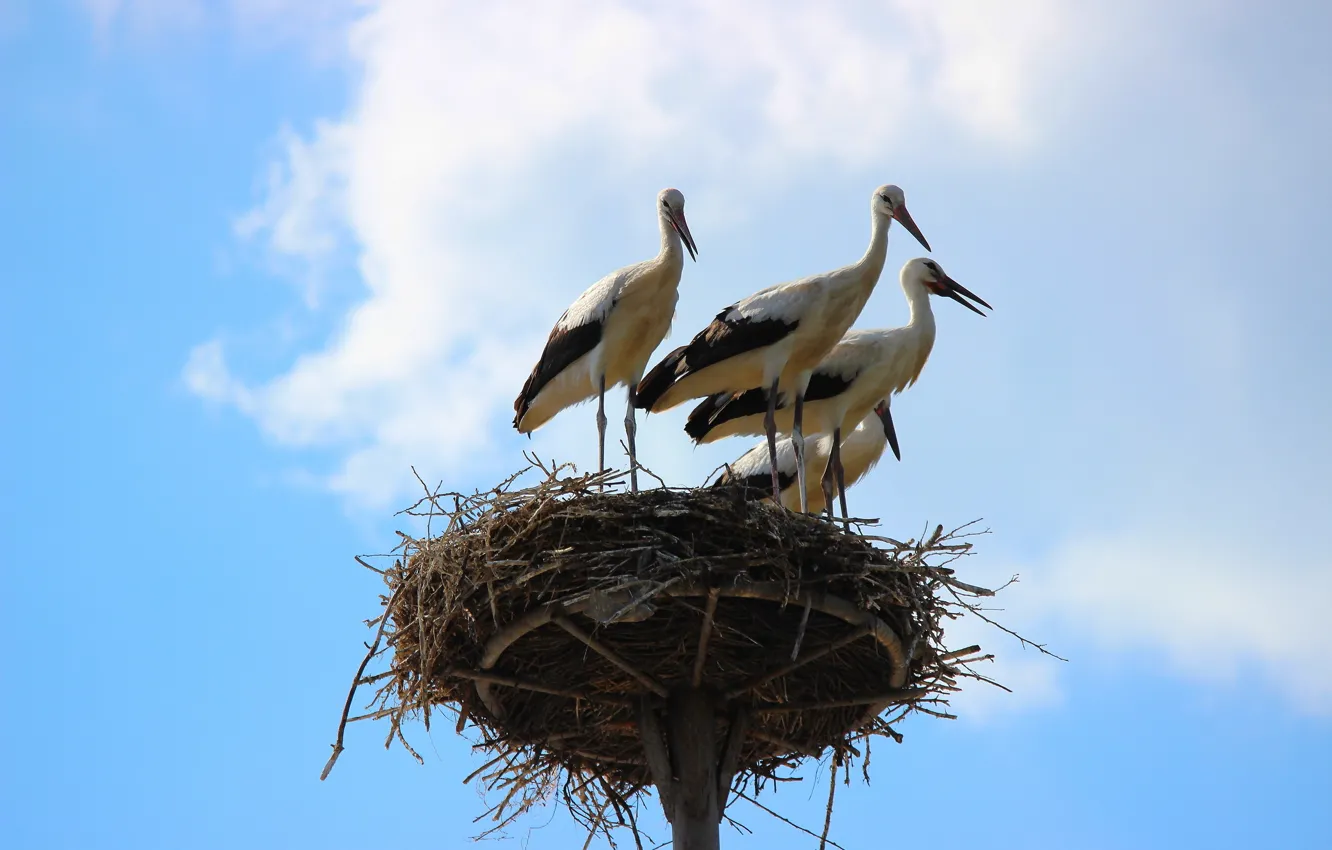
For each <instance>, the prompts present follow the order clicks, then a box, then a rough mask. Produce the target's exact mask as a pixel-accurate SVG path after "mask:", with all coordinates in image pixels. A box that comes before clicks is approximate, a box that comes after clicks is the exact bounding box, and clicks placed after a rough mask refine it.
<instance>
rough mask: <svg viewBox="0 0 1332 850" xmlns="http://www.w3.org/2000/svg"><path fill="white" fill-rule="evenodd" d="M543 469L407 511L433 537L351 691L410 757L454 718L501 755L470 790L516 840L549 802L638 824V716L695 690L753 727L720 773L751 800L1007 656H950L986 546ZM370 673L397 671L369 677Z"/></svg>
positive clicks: (746, 498) (392, 579) (864, 742)
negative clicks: (526, 481)
mask: <svg viewBox="0 0 1332 850" xmlns="http://www.w3.org/2000/svg"><path fill="white" fill-rule="evenodd" d="M539 468H540V471H541V472H542V473H544V480H542V481H541V482H540V483H538V484H537V485H536V486H533V487H529V488H526V489H515V488H514V481H515V479H516V478H517V477H518V476H514V477H513V478H510V479H509V480H508V481H506V482H504V483H503V484H501V485H500V486H498V487H496V488H495V489H494V490H492V491H490V492H487V493H479V494H475V495H472V496H463V495H460V494H456V493H448V494H441V493H438V492H434V493H428V495H427V497H426V498H424V499H422V500H421V501H420V502H418V503H417V505H416V506H414V508H411V509H409V510H408V511H406V513H409V514H412V515H414V516H421V517H425V518H426V523H427V531H426V534H425V536H423V537H420V538H417V537H412V536H409V535H406V534H402V532H399V534H401V535H402V543H401V547H400V548H401V557H399V558H398V559H397V560H396V561H395V562H394V563H393V565H392V566H391V567H389V568H388V569H386V570H383V571H382V574H383V577H384V581H385V584H386V585H387V592H386V593H385V594H384V596H382V597H381V599H382V602H383V605H384V606H385V609H386V612H385V614H383V615H381V617H380V618H378V619H376V620H372V621H370V623H369V625H371V626H372V627H376V628H377V629H378V632H377V637H376V640H375V644H374V646H373V647H372V648H371V652H370V654H369V655H368V656H367V657H366V661H365V663H363V664H362V667H361V670H360V671H358V673H357V679H356V683H355V685H354V686H353V694H354V693H355V686H357V685H365V684H369V683H374V684H375V685H376V686H377V688H378V690H377V691H376V692H375V696H374V698H373V701H372V704H371V706H370V707H371V709H372V710H371V711H370V713H368V714H364V715H361V716H360V717H353V718H350V719H351V720H361V719H374V718H386V719H388V721H389V725H390V728H389V733H388V734H389V742H391V741H392V740H393V738H395V737H396V738H397V739H398V740H399V741H400V742H401V743H402V744H403V745H404V746H405V747H407V749H408V750H409V751H411V746H410V745H409V744H408V742H407V740H406V738H405V736H404V735H403V726H404V724H405V723H406V722H407V721H408V720H410V719H416V718H420V719H422V720H424V722H425V724H426V726H427V728H428V727H429V724H430V721H431V717H432V715H433V714H435V713H437V712H438V711H439V710H441V709H443V710H446V711H447V712H449V714H450V716H451V717H454V718H456V721H457V728H458V730H459V731H462V730H463V728H464V726H465V724H466V722H467V721H470V722H471V723H472V724H474V726H475V727H476V728H477V729H478V730H479V731H480V735H481V741H480V743H479V744H478V745H477V746H478V747H480V748H483V749H485V750H488V751H489V752H490V753H491V758H490V759H489V761H488V763H487V764H486V765H485V767H483V768H482V769H481V770H479V771H477V773H476V774H473V776H477V775H480V776H481V777H482V780H483V782H484V783H485V785H486V787H487V788H489V789H491V790H492V791H495V792H497V793H499V794H500V795H501V797H502V799H500V800H499V801H498V802H497V803H495V805H494V807H493V808H492V809H491V811H490V812H489V814H493V815H494V818H495V819H496V820H497V821H498V822H499V823H500V825H501V826H503V825H505V824H507V823H509V822H511V821H512V819H513V818H514V817H517V816H518V815H520V814H522V813H523V812H524V811H526V810H528V809H529V808H530V807H531V806H533V805H534V804H536V803H539V802H542V801H544V800H546V799H548V798H549V797H550V795H551V794H559V795H560V796H561V798H562V799H563V801H564V802H565V803H566V804H567V805H568V806H569V808H570V810H571V811H572V812H573V813H574V814H575V816H576V817H578V818H579V819H580V820H582V821H583V822H585V823H586V824H587V825H588V826H589V827H590V828H592V829H594V831H595V830H597V829H608V828H609V827H610V826H613V825H615V824H617V823H618V824H626V825H631V826H632V825H633V821H634V806H633V804H634V802H635V801H636V798H637V797H638V796H639V795H640V794H641V792H643V791H644V790H646V789H647V788H648V787H649V786H650V785H651V784H652V776H651V771H650V770H649V768H648V763H647V759H646V758H645V752H644V747H643V743H642V739H641V737H640V733H639V729H638V722H637V717H638V716H639V714H638V711H639V709H640V708H642V707H643V706H647V707H649V709H650V707H651V706H653V705H660V704H661V703H662V702H664V697H665V695H666V693H667V692H668V691H669V689H671V688H673V687H676V686H679V685H682V684H683V685H688V684H691V683H693V684H701V685H703V686H704V687H707V688H709V689H711V690H712V691H713V692H714V693H716V694H718V695H720V696H721V697H722V699H723V700H724V704H725V705H726V706H728V707H729V710H730V713H731V718H732V720H734V718H735V717H736V716H737V714H736V713H737V712H743V713H744V715H745V723H744V725H743V726H739V727H736V728H742V729H745V730H746V731H745V733H744V734H743V741H742V742H737V743H738V746H737V747H734V752H728V757H729V758H730V761H731V764H730V765H729V766H728V765H723V773H724V775H725V776H731V775H732V774H733V775H734V778H735V783H734V785H733V786H732V787H734V788H735V789H736V792H737V793H744V792H745V791H747V790H751V788H752V790H753V791H754V792H757V791H758V790H761V789H762V787H763V786H764V784H765V782H766V781H767V780H781V779H783V778H785V777H784V775H783V771H787V772H788V773H789V770H788V769H790V768H792V767H794V766H795V765H796V764H797V763H798V762H799V761H800V760H802V759H803V758H805V757H818V756H820V755H821V754H824V753H827V752H831V753H833V755H834V758H835V759H836V760H837V763H839V764H846V763H847V762H848V761H849V760H850V759H852V758H855V757H857V756H861V755H867V754H868V750H867V747H868V740H869V738H871V737H872V736H876V735H878V736H887V737H892V738H894V739H896V740H900V735H899V733H898V732H897V731H896V730H895V729H894V724H895V723H896V722H897V721H899V720H901V719H902V718H903V717H904V716H906V715H908V714H910V713H913V712H925V713H929V714H934V715H936V716H945V717H948V716H950V715H948V714H947V713H946V711H945V710H944V709H945V706H944V705H943V703H945V702H946V700H947V697H948V695H949V694H950V693H952V692H953V691H956V690H957V689H958V680H959V679H960V678H961V677H973V678H983V677H981V676H979V675H978V674H976V673H974V672H973V671H972V670H971V669H970V668H969V667H968V666H967V665H968V664H969V663H971V662H973V661H976V660H981V659H988V658H989V656H980V655H979V648H978V647H966V648H964V649H960V650H956V651H950V650H949V649H948V648H946V647H945V646H944V642H943V641H944V637H943V625H944V623H945V622H946V621H947V620H948V619H949V618H952V617H956V616H958V615H959V614H961V613H963V612H964V611H965V610H967V609H972V610H974V606H973V604H972V603H971V601H969V600H971V599H973V598H974V597H975V596H978V595H989V593H990V592H989V591H986V590H983V589H981V588H977V587H973V586H971V585H967V584H964V583H962V582H960V581H958V580H957V579H956V578H955V577H954V574H953V570H952V569H951V568H950V567H949V566H947V564H949V563H951V562H952V561H953V560H954V559H956V558H957V557H959V556H960V555H962V554H965V553H967V552H968V551H969V550H970V547H971V543H970V542H967V541H965V540H963V539H961V538H964V537H967V536H969V535H968V534H967V533H965V532H963V533H957V532H955V533H953V534H950V535H946V534H944V533H943V529H942V527H939V528H937V529H935V530H934V531H933V533H928V534H926V535H922V538H921V539H920V540H909V541H904V542H899V541H896V540H892V539H890V538H886V537H875V536H869V535H862V534H856V533H851V532H849V531H846V530H843V528H842V527H841V526H840V525H837V524H834V523H832V522H829V521H827V520H825V519H822V518H817V517H810V516H805V515H801V514H797V513H793V512H791V511H788V510H786V509H784V508H780V507H775V506H773V505H771V504H769V503H760V502H758V501H755V500H753V499H752V498H750V497H751V496H752V494H746V493H744V492H742V491H741V490H739V489H736V488H712V489H699V490H674V489H666V488H662V489H654V490H648V491H645V492H641V493H637V494H630V493H624V492H605V491H603V490H602V485H603V484H607V483H609V484H611V485H615V484H617V483H620V482H619V474H618V473H608V474H606V475H603V476H596V475H584V476H577V475H565V476H564V477H561V474H562V473H564V472H566V471H567V469H568V468H567V467H556V468H554V469H548V468H546V467H544V466H539ZM520 475H521V473H520ZM441 529H442V530H441ZM363 563H364V562H363ZM367 566H369V565H368V564H367ZM372 568H373V567H372ZM381 641H382V645H381ZM374 659H379V661H380V662H381V663H384V664H386V669H383V670H382V671H380V672H373V671H372V672H370V673H367V672H366V668H367V666H368V664H369V662H371V661H372V660H374ZM351 702H352V695H349V697H348V706H349V707H350V705H351ZM347 719H348V718H347V717H346V715H345V714H344V724H345V722H346V721H347ZM725 720H726V718H719V719H718V722H719V724H720V725H719V730H720V731H719V734H718V740H719V741H725V740H726V733H727V731H728V730H729V728H730V727H731V726H734V723H732V724H726V723H725ZM341 740H342V731H341V729H340V730H339V742H338V744H337V745H335V750H334V759H336V757H337V754H338V753H339V752H341V749H342V745H341ZM730 749H731V748H728V750H730ZM862 750H864V752H863V753H862ZM413 755H415V752H414V751H413ZM418 758H419V756H418ZM332 763H333V760H330V762H329V768H331V767H332ZM327 770H328V768H326V770H325V774H327ZM472 778H473V777H468V779H469V780H470V779H472Z"/></svg>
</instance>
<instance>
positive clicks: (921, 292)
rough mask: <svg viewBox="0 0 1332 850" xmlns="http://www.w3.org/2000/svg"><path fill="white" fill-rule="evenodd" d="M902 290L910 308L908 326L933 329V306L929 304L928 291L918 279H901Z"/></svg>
mask: <svg viewBox="0 0 1332 850" xmlns="http://www.w3.org/2000/svg"><path fill="white" fill-rule="evenodd" d="M902 292H903V293H905V295H906V300H907V306H908V307H909V308H911V320H910V321H908V322H907V327H909V328H921V329H928V330H931V331H932V330H934V308H933V307H931V306H930V291H929V290H928V289H926V288H925V284H923V283H921V282H920V281H918V280H903V281H902Z"/></svg>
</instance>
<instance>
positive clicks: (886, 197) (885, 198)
mask: <svg viewBox="0 0 1332 850" xmlns="http://www.w3.org/2000/svg"><path fill="white" fill-rule="evenodd" d="M879 200H881V201H883V202H884V203H885V204H891V203H892V201H890V200H888V196H887V195H880V196H879Z"/></svg>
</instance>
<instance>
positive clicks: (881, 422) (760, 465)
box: [713, 404, 892, 513]
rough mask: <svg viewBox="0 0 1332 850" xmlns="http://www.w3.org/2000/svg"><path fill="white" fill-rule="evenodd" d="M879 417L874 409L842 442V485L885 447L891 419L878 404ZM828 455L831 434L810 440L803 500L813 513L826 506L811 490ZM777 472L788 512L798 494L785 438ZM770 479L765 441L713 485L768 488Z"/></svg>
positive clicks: (791, 449) (858, 475)
mask: <svg viewBox="0 0 1332 850" xmlns="http://www.w3.org/2000/svg"><path fill="white" fill-rule="evenodd" d="M882 407H883V411H884V412H883V414H880V413H879V411H878V409H876V410H875V412H873V413H870V414H869V415H868V416H866V417H865V418H864V419H862V420H861V421H860V424H858V425H857V426H856V427H855V428H854V429H852V430H851V432H850V433H849V434H848V435H847V437H846V439H845V440H843V441H842V463H843V464H844V466H845V468H846V486H847V487H850V486H852V485H853V484H855V483H856V482H857V481H859V480H860V479H861V478H863V477H865V475H866V474H867V473H868V472H869V471H870V470H871V469H873V468H874V466H875V465H876V464H877V463H878V462H879V458H880V457H882V456H883V450H884V447H885V446H887V445H888V444H889V434H890V430H889V429H890V428H891V427H892V420H891V419H890V418H886V417H887V405H886V404H884V405H882ZM831 452H832V435H831V434H824V435H822V436H820V437H819V438H818V439H817V440H814V441H813V443H812V445H811V446H810V451H809V453H808V454H807V455H806V457H805V466H806V475H805V479H806V486H807V488H808V489H807V490H806V493H805V498H806V501H807V503H808V505H809V509H810V510H811V511H813V512H815V513H818V512H819V511H822V510H824V509H825V508H827V506H828V503H827V500H826V498H825V496H824V493H823V489H822V488H821V487H814V486H810V485H812V483H813V481H815V480H817V479H815V478H814V477H813V473H817V472H818V471H819V470H820V468H821V467H823V466H824V465H825V464H826V463H827V461H828V456H829V454H830V453H831ZM777 472H778V478H779V480H780V482H781V487H782V490H781V496H782V504H783V505H784V506H786V507H787V508H790V509H791V510H795V509H796V508H798V507H799V506H800V496H799V492H798V491H797V490H796V484H797V478H798V476H797V475H796V459H795V446H794V445H792V443H791V439H790V438H789V437H784V438H782V439H781V440H778V441H777ZM771 477H772V465H771V460H770V459H769V457H768V444H767V441H763V442H760V443H759V444H758V445H756V446H754V447H753V448H752V449H750V450H749V451H747V452H745V453H744V454H743V455H741V456H740V457H739V458H737V459H736V461H735V462H734V463H732V464H730V467H729V468H728V469H727V471H726V472H724V473H722V475H721V476H719V477H718V479H717V480H716V481H715V482H714V483H713V486H714V487H716V486H721V485H723V484H728V483H732V482H736V481H741V482H745V483H746V484H749V485H750V486H752V487H756V488H757V487H764V488H766V487H768V486H769V481H770V479H771Z"/></svg>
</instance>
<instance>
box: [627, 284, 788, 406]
mask: <svg viewBox="0 0 1332 850" xmlns="http://www.w3.org/2000/svg"><path fill="white" fill-rule="evenodd" d="M743 303H744V302H741V304H732V305H731V306H730V307H727V308H726V309H725V310H722V311H721V312H720V313H718V314H717V317H716V318H715V319H713V320H712V323H711V324H710V325H708V326H707V327H706V328H704V329H703V330H702V331H701V332H700V333H699V334H698V335H696V336H695V337H694V338H693V339H692V340H691V341H690V342H689V344H688V345H682V346H680V347H679V348H677V349H675V350H674V351H672V352H671V353H670V354H668V355H666V356H665V357H664V358H662V360H661V362H660V363H658V364H657V365H656V366H653V367H652V370H651V371H649V372H648V373H647V375H646V376H645V377H644V378H643V380H642V381H641V382H640V383H639V385H638V392H637V394H636V396H635V399H636V400H635V402H634V404H635V405H636V406H638V407H641V408H644V409H647V410H651V409H652V407H653V405H655V404H656V403H657V400H658V399H660V398H661V397H662V395H664V394H665V393H666V391H667V390H669V389H670V388H671V385H673V384H674V383H675V382H676V381H678V380H680V379H681V378H684V377H686V376H687V375H689V374H691V373H693V372H698V371H700V370H702V369H705V368H707V367H708V366H712V365H714V364H717V363H721V362H722V361H724V360H729V359H730V358H732V357H735V356H736V355H739V354H744V353H745V352H748V351H753V350H754V349H756V348H763V347H765V346H769V345H772V344H773V343H774V342H777V341H779V340H781V339H782V338H783V337H785V336H786V335H787V334H789V333H791V332H792V331H794V330H795V329H796V327H797V326H799V324H800V320H799V319H798V318H780V317H775V316H774V317H765V316H764V315H763V314H762V313H756V314H750V315H746V314H745V313H743V312H742V311H741V309H740V308H741V305H742V304H743Z"/></svg>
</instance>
